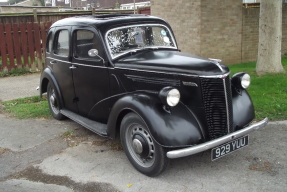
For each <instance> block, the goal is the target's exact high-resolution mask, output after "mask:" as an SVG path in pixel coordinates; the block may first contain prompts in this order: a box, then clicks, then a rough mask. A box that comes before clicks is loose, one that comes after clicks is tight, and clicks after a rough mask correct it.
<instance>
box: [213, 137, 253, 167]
mask: <svg viewBox="0 0 287 192" xmlns="http://www.w3.org/2000/svg"><path fill="white" fill-rule="evenodd" d="M248 142H249V137H248V135H246V136H244V137H240V138H238V139H235V140H233V141H230V142H228V143H225V144H223V145H220V146H218V147H215V148H213V149H212V150H211V160H212V161H214V160H216V159H218V158H220V157H223V156H225V155H227V154H229V153H232V152H233V151H236V150H238V149H241V148H243V147H245V146H247V145H248Z"/></svg>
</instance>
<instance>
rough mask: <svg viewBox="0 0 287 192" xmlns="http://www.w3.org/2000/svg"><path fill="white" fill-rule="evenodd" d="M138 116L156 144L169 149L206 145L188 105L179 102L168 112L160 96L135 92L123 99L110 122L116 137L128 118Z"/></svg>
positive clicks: (109, 128)
mask: <svg viewBox="0 0 287 192" xmlns="http://www.w3.org/2000/svg"><path fill="white" fill-rule="evenodd" d="M129 112H134V113H137V114H138V115H139V116H140V117H141V118H142V119H143V120H144V122H145V123H146V125H147V127H148V129H149V131H150V133H151V135H152V137H153V138H154V139H155V141H156V142H157V143H158V144H160V145H162V146H165V147H185V146H191V145H194V144H198V143H200V142H202V140H203V136H202V133H201V131H200V130H201V129H200V125H199V123H198V122H197V120H196V118H195V117H194V115H193V114H192V113H191V111H190V110H188V109H187V107H186V106H185V105H183V104H182V103H179V104H178V105H177V106H176V107H173V108H171V109H170V112H167V111H166V110H165V109H164V108H163V104H162V103H161V102H160V100H159V98H158V96H157V95H156V94H146V93H135V94H131V95H126V96H124V97H122V98H120V99H119V100H118V101H117V102H116V103H115V104H114V106H113V108H112V110H111V113H110V116H109V120H108V130H107V132H108V135H110V136H111V137H112V138H114V137H115V136H116V132H117V131H118V130H119V128H120V123H121V120H122V118H123V117H124V115H126V114H127V113H129Z"/></svg>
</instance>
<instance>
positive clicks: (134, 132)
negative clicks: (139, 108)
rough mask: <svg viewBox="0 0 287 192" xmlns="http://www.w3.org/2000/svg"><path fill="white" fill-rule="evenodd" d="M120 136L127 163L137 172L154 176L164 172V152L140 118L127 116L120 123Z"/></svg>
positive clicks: (131, 115) (166, 160)
mask: <svg viewBox="0 0 287 192" xmlns="http://www.w3.org/2000/svg"><path fill="white" fill-rule="evenodd" d="M120 136H121V142H122V145H123V148H124V151H125V153H126V155H127V157H128V159H129V161H130V162H131V163H132V165H133V166H134V167H135V168H136V169H137V170H138V171H139V172H141V173H143V174H145V175H148V176H156V175H158V174H160V173H161V172H162V171H164V170H165V168H166V167H167V165H168V162H169V159H168V158H167V157H166V151H165V149H164V148H163V147H162V146H160V145H159V144H157V143H156V142H155V141H154V139H153V138H152V136H151V134H150V132H149V130H148V128H147V125H146V124H145V122H144V121H143V120H142V118H141V117H140V116H138V115H137V114H135V113H129V114H127V115H126V116H125V117H124V119H123V121H122V123H121V130H120Z"/></svg>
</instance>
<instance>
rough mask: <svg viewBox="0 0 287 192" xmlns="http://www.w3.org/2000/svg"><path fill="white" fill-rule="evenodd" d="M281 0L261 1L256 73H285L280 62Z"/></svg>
mask: <svg viewBox="0 0 287 192" xmlns="http://www.w3.org/2000/svg"><path fill="white" fill-rule="evenodd" d="M281 43H282V0H261V4H260V18H259V44H258V58H257V64H256V73H257V74H258V75H264V74H266V73H281V72H285V70H284V68H283V66H282V62H281V57H282V53H281Z"/></svg>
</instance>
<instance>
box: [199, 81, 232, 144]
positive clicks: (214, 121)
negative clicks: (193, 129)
mask: <svg viewBox="0 0 287 192" xmlns="http://www.w3.org/2000/svg"><path fill="white" fill-rule="evenodd" d="M201 87H202V96H203V104H204V110H205V116H206V122H207V127H208V135H209V139H211V140H212V139H216V138H218V137H221V136H223V135H226V134H227V133H230V132H233V125H232V122H233V116H232V115H233V113H232V95H231V87H230V78H229V76H227V77H226V78H225V79H221V78H201Z"/></svg>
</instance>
